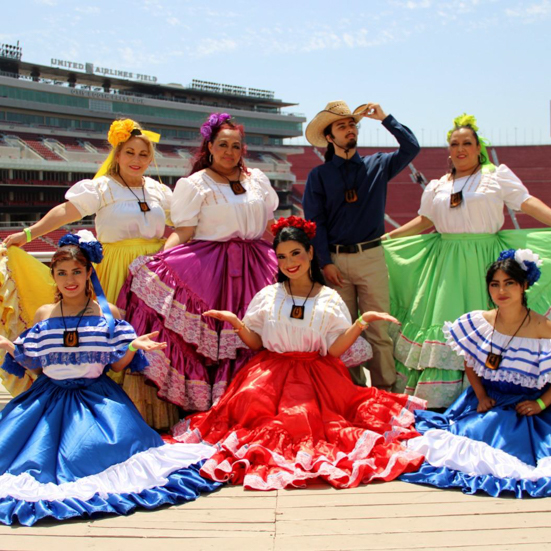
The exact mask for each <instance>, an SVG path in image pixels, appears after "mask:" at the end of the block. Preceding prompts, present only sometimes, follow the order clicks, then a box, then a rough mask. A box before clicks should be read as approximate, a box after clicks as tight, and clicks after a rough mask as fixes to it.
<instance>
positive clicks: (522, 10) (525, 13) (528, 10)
mask: <svg viewBox="0 0 551 551" xmlns="http://www.w3.org/2000/svg"><path fill="white" fill-rule="evenodd" d="M505 15H507V17H509V18H512V19H519V20H523V21H524V22H532V21H536V20H539V19H541V18H542V17H547V16H549V15H551V1H550V0H542V1H541V2H537V3H534V4H529V5H526V4H525V3H524V2H523V3H521V4H520V5H518V6H517V7H515V8H507V9H506V10H505Z"/></svg>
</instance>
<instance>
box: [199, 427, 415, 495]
mask: <svg viewBox="0 0 551 551" xmlns="http://www.w3.org/2000/svg"><path fill="white" fill-rule="evenodd" d="M194 436H195V437H197V436H198V435H197V434H194ZM381 438H382V436H381V435H380V434H377V433H375V432H373V431H369V430H366V431H364V433H363V434H362V436H361V437H360V438H359V439H358V441H357V442H356V445H355V446H354V449H353V450H352V451H351V452H350V453H348V454H347V453H344V452H339V453H338V454H337V457H336V458H335V459H334V460H333V461H331V460H329V459H328V458H327V457H326V456H323V455H321V456H319V457H316V459H315V460H314V458H313V456H312V455H311V454H309V453H307V452H305V451H300V452H298V453H297V455H296V458H295V459H294V460H293V461H287V460H286V459H285V458H284V457H283V456H282V455H280V454H278V453H275V452H273V451H272V450H270V449H268V448H266V447H264V446H261V445H259V444H254V445H252V446H248V445H244V446H241V447H240V446H239V441H238V438H237V435H236V433H231V434H230V435H229V436H228V437H227V438H226V440H224V442H222V443H220V444H221V445H222V447H223V448H226V449H227V450H228V451H230V453H231V454H232V455H233V456H234V457H235V458H236V460H235V461H233V462H230V461H229V460H228V459H225V460H224V461H222V462H221V463H217V462H216V460H215V459H209V460H207V461H206V462H205V464H204V465H203V468H202V471H203V472H205V473H207V474H208V475H209V476H210V477H211V478H212V479H213V480H219V481H227V480H229V479H230V477H231V473H232V471H233V466H235V465H242V466H243V468H244V469H245V470H247V469H248V468H249V467H250V461H249V460H248V459H246V458H245V456H246V454H247V453H249V452H250V450H251V449H254V448H257V449H260V450H263V451H264V452H267V453H268V454H269V455H270V456H271V458H272V461H273V462H274V463H275V464H276V465H277V466H278V467H281V469H282V470H281V471H278V472H276V473H272V474H270V475H268V476H267V480H266V481H265V480H263V479H262V477H260V476H258V475H255V474H246V475H245V477H244V481H243V485H244V486H245V487H246V488H252V489H255V490H282V489H284V488H286V487H289V486H297V487H300V486H301V484H297V482H299V481H307V480H311V479H315V478H320V477H321V478H329V479H331V480H338V479H341V482H339V483H338V484H337V486H338V487H341V488H346V487H350V486H354V485H356V484H357V483H358V477H359V476H360V468H361V467H363V466H364V465H366V466H368V467H369V468H371V469H375V460H374V458H371V457H369V454H370V453H371V451H372V449H373V447H374V446H375V444H376V443H377V441H379V440H380V439H381ZM420 457H421V455H420V454H418V453H417V452H416V451H414V450H408V449H407V448H406V447H405V446H404V447H403V450H401V451H399V452H397V453H396V454H394V455H393V456H392V457H391V459H390V460H389V462H388V464H387V466H386V467H385V469H384V471H383V472H381V473H376V472H373V473H372V474H371V475H370V476H367V477H366V476H365V473H364V478H363V479H362V481H360V482H369V481H370V480H373V479H375V478H384V477H386V476H388V474H389V473H390V472H391V471H392V468H393V466H394V464H395V463H396V461H398V460H403V459H405V460H408V461H414V460H417V459H419V458H420ZM344 459H349V460H350V461H352V462H353V467H352V471H351V472H350V473H348V472H346V471H343V470H342V469H340V468H339V467H338V464H339V463H340V462H341V461H343V460H344ZM216 471H218V472H219V473H220V472H222V473H225V476H222V477H220V476H216V475H215V472H216Z"/></svg>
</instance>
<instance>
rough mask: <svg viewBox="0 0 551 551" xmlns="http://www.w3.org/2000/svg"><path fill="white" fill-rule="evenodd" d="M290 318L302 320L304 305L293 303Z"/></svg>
mask: <svg viewBox="0 0 551 551" xmlns="http://www.w3.org/2000/svg"><path fill="white" fill-rule="evenodd" d="M291 318H292V319H294V320H303V319H304V306H297V305H296V304H294V305H293V308H292V309H291Z"/></svg>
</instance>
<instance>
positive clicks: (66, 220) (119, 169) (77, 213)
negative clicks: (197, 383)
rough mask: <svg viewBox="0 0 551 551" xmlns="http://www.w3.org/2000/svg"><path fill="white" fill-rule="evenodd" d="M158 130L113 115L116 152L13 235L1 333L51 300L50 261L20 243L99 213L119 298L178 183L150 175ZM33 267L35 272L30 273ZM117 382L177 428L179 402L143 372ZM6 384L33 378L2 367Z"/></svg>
mask: <svg viewBox="0 0 551 551" xmlns="http://www.w3.org/2000/svg"><path fill="white" fill-rule="evenodd" d="M159 138H160V136H159V134H155V133H154V132H148V131H146V130H143V129H142V128H141V126H140V125H139V124H138V123H137V122H135V121H133V120H130V119H125V120H120V121H114V122H113V124H112V125H111V128H110V130H109V134H108V137H107V139H108V141H109V143H110V144H111V146H112V149H111V152H110V154H109V156H108V157H107V159H106V160H105V162H104V163H103V165H102V166H101V168H100V169H99V171H98V172H97V174H96V175H95V177H94V178H93V179H92V180H81V181H80V182H77V183H76V184H74V185H73V186H72V187H71V188H70V189H69V190H68V191H67V193H66V194H65V198H66V199H67V201H66V202H65V203H62V204H60V205H57V206H56V207H54V208H53V209H51V210H50V211H49V212H48V213H47V214H46V215H45V216H44V217H43V218H42V219H41V220H39V221H38V222H36V223H35V224H33V225H32V226H29V227H28V228H25V229H24V230H23V231H20V232H17V233H13V234H11V235H9V236H8V237H6V239H5V240H4V242H3V245H4V246H5V248H6V249H7V252H6V251H4V253H5V254H4V256H3V257H2V258H1V259H0V297H2V298H0V334H2V335H4V336H5V337H7V338H15V336H17V335H18V334H20V333H21V331H23V330H24V329H27V328H28V327H30V325H31V322H32V317H33V312H34V311H36V309H37V308H38V307H40V306H42V305H43V304H47V303H49V302H51V301H52V298H53V295H52V293H53V286H52V283H53V282H52V281H51V278H50V276H49V272H48V269H47V267H46V266H45V265H44V264H42V263H41V262H39V261H37V260H36V259H35V258H33V257H32V256H30V255H29V254H27V253H25V252H24V251H22V250H21V249H20V247H23V246H24V245H25V243H28V242H30V241H31V240H32V239H36V238H37V237H40V236H42V235H45V234H47V233H49V232H51V231H53V230H56V229H58V228H60V227H61V226H64V225H66V224H71V223H73V222H76V221H78V220H80V219H82V218H83V217H85V216H91V215H94V214H95V215H96V218H95V226H96V233H97V237H98V240H99V241H100V242H101V243H102V244H103V249H104V261H103V262H102V264H101V265H99V266H98V267H97V273H98V277H99V280H100V282H101V285H102V287H103V289H104V290H105V295H106V297H107V300H108V301H109V302H112V303H113V302H116V300H117V297H118V294H119V291H120V289H121V287H122V285H123V283H124V281H125V280H126V276H127V274H128V266H129V265H130V263H131V262H132V261H133V260H135V259H136V258H137V257H138V256H142V255H148V254H154V253H156V252H157V251H159V250H160V249H161V248H162V246H163V244H164V239H163V236H164V232H165V223H166V219H167V213H168V212H169V211H170V201H171V198H172V192H171V190H170V189H169V188H168V187H167V186H165V185H164V184H160V183H159V182H157V181H155V180H153V179H151V178H149V177H147V176H144V173H145V171H146V170H147V168H148V167H149V165H150V164H151V162H153V161H154V155H155V148H154V145H153V143H154V142H158V141H159ZM30 274H32V277H29V276H30ZM118 375H119V374H113V378H115V380H117V382H119V383H121V384H123V388H124V389H125V391H126V392H127V393H128V394H129V396H130V397H131V398H132V401H133V402H134V403H135V404H136V406H137V407H138V409H139V410H140V413H141V414H142V415H143V416H144V418H145V420H146V421H147V422H148V424H150V425H151V426H153V427H155V428H165V427H170V426H172V425H173V424H174V422H175V421H176V420H177V413H176V410H175V408H174V407H173V406H170V405H169V404H165V403H164V402H161V401H160V400H158V398H157V396H156V392H155V390H154V389H153V388H151V387H149V386H146V385H145V384H144V382H143V379H142V377H141V376H139V375H137V376H132V375H129V376H127V377H125V378H124V382H123V381H122V379H121V378H120V377H119V376H118ZM0 377H1V378H2V379H3V381H2V382H3V384H4V386H5V387H6V388H7V389H8V391H9V392H10V393H11V394H12V395H14V396H16V395H17V394H19V393H20V392H22V391H23V390H26V388H28V386H29V385H30V383H31V381H30V379H29V378H27V379H26V380H23V381H19V380H17V381H16V380H14V379H13V377H10V376H9V375H7V374H6V373H2V372H0Z"/></svg>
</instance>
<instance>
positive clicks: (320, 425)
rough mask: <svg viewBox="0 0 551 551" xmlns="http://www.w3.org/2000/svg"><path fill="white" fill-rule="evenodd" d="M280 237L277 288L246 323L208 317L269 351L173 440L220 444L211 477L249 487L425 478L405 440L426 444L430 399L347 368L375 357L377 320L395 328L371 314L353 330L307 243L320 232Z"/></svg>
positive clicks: (209, 466) (311, 227) (291, 223)
mask: <svg viewBox="0 0 551 551" xmlns="http://www.w3.org/2000/svg"><path fill="white" fill-rule="evenodd" d="M274 229H275V232H276V237H275V241H274V248H275V251H276V254H277V260H278V266H279V272H278V283H275V284H273V285H269V286H267V287H265V288H264V289H262V290H261V291H260V292H258V293H257V294H256V296H255V297H254V298H253V300H252V301H251V304H250V305H249V308H248V310H247V313H246V315H245V317H244V318H243V321H240V318H239V317H238V316H236V315H235V314H234V313H232V312H227V311H210V312H205V315H206V316H208V317H211V318H215V319H218V320H222V321H225V322H226V323H229V324H231V325H232V326H233V327H234V330H235V331H236V334H237V335H239V337H241V339H242V340H243V341H244V343H245V344H246V345H247V346H249V348H251V349H253V350H260V349H262V348H264V350H262V351H261V352H260V353H258V354H257V355H256V356H255V357H254V358H253V359H252V360H251V361H250V362H249V363H248V364H247V366H245V367H244V368H243V369H242V370H241V371H240V372H239V373H238V374H237V376H236V378H235V379H234V380H233V382H232V384H231V385H230V387H229V388H228V390H227V391H226V393H225V394H224V396H223V397H222V399H221V400H220V402H219V403H218V404H217V405H215V406H214V407H213V408H212V409H211V410H210V411H208V412H206V413H197V414H195V415H193V416H191V417H189V418H188V419H186V420H184V421H182V422H181V423H179V424H178V425H176V426H175V428H174V431H173V432H174V438H175V439H176V440H177V441H181V442H188V443H198V442H207V443H210V444H216V446H217V452H216V453H215V454H214V455H213V456H212V457H211V458H210V459H209V460H207V462H206V463H205V464H204V466H203V468H202V471H201V472H202V474H203V475H205V476H207V477H209V478H211V479H213V480H216V481H227V480H230V481H231V482H232V483H234V484H243V485H244V486H245V487H246V488H249V489H257V490H273V489H280V488H285V487H289V486H303V485H305V484H307V483H309V482H314V481H319V480H325V481H327V482H328V483H330V484H331V485H333V486H335V487H337V488H350V487H355V486H358V485H359V484H361V483H367V482H370V481H373V480H392V479H394V478H396V477H397V476H399V475H400V474H402V473H405V472H411V471H413V470H416V469H417V468H418V467H419V465H420V464H421V463H422V461H423V456H422V455H421V454H419V453H417V452H413V453H412V452H411V451H410V450H408V449H407V447H406V446H405V445H404V441H406V440H408V439H409V438H412V437H415V436H417V435H418V433H417V432H416V431H415V429H414V427H413V420H414V416H413V413H412V411H413V410H415V409H422V408H424V401H423V400H419V399H418V398H415V397H410V396H406V395H404V394H391V393H388V392H385V391H381V390H377V389H376V388H365V387H358V386H356V385H354V383H353V382H352V380H351V378H350V375H349V373H348V369H347V367H346V364H348V365H349V366H352V365H359V364H360V363H362V362H363V361H365V360H366V359H368V357H369V350H368V349H369V345H368V344H367V342H366V341H365V340H364V339H358V337H359V336H360V333H361V332H362V331H363V330H364V329H365V328H366V327H367V325H368V324H369V323H371V322H374V323H377V322H378V320H383V321H393V322H396V320H395V319H394V318H392V316H390V315H389V314H385V313H378V312H365V313H364V314H362V315H361V316H360V317H359V319H358V320H356V321H355V322H353V323H352V322H351V319H350V314H349V311H348V309H347V307H346V305H345V304H344V302H343V301H342V299H341V298H340V296H339V294H338V293H337V292H336V291H335V290H333V289H330V288H329V287H326V286H325V285H324V284H323V276H322V274H321V271H320V269H319V266H318V264H317V262H316V260H315V257H314V250H313V247H312V246H311V243H310V239H311V237H312V236H313V235H312V233H313V232H315V224H313V223H311V222H305V221H304V220H301V219H297V218H295V217H290V218H289V219H286V220H284V219H281V220H280V221H279V222H278V224H276V225H275V226H274ZM307 234H309V235H307ZM341 357H342V359H339V358H341Z"/></svg>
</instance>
